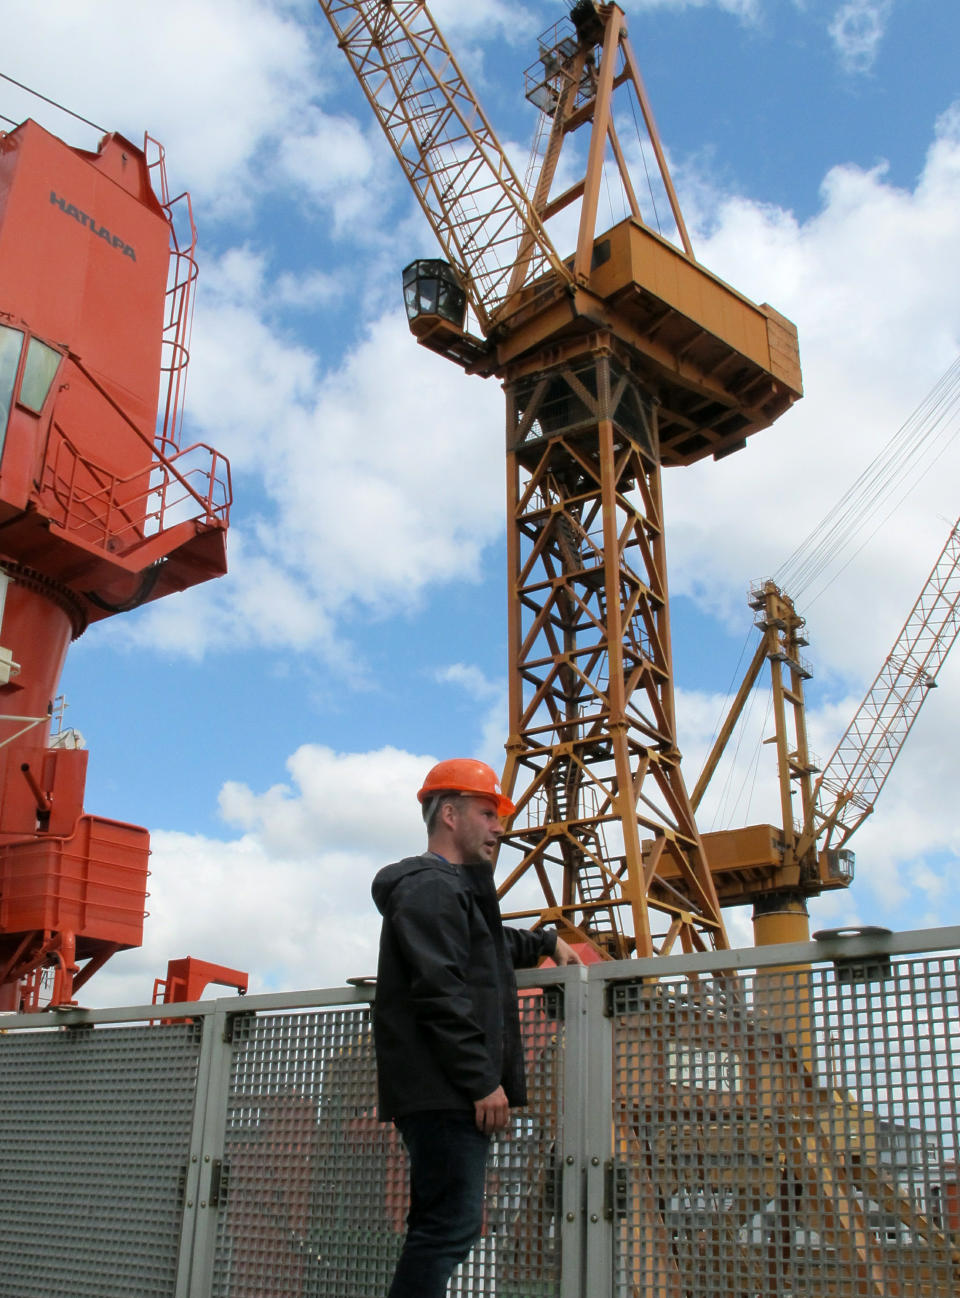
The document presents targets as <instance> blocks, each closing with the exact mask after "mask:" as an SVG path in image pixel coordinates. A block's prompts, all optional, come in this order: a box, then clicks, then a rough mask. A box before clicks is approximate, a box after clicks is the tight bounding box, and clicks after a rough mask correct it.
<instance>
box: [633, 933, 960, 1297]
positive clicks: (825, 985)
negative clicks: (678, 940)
mask: <svg viewBox="0 0 960 1298" xmlns="http://www.w3.org/2000/svg"><path fill="white" fill-rule="evenodd" d="M611 1008H612V1011H613V1016H614V1046H613V1049H614V1077H615V1081H614V1159H613V1161H612V1164H611V1167H610V1173H609V1210H610V1212H611V1214H612V1216H613V1218H614V1226H615V1239H614V1276H613V1281H614V1283H613V1292H614V1293H615V1294H616V1295H617V1298H635V1295H638V1294H640V1293H643V1294H644V1295H645V1296H647V1298H654V1296H656V1298H660V1296H663V1298H783V1296H784V1295H789V1294H805V1295H806V1294H810V1295H813V1294H815V1295H817V1298H881V1296H882V1298H887V1295H898V1298H913V1296H914V1295H916V1298H920V1296H921V1295H922V1296H923V1298H953V1296H954V1295H955V1294H956V1293H958V1292H960V1247H958V1245H960V1233H958V1232H960V1214H958V1205H957V1163H956V1158H957V1136H958V1098H960V1095H958V1090H960V1053H958V1046H957V1041H956V1024H957V1021H958V967H957V959H956V957H944V958H938V959H916V960H903V961H899V962H896V963H893V964H890V963H889V962H886V961H883V960H879V961H872V962H867V963H863V962H860V963H859V964H849V965H845V964H843V963H838V964H837V965H836V966H827V967H818V968H811V969H796V970H792V971H774V970H771V971H769V972H765V971H758V972H757V973H756V974H755V975H753V976H750V977H736V978H735V977H732V976H731V977H729V978H726V977H721V976H712V977H706V978H703V977H702V978H699V979H692V978H691V979H683V978H682V979H676V980H663V981H659V982H653V981H650V982H637V983H627V984H622V985H615V986H614V987H613V988H612V1005H611Z"/></svg>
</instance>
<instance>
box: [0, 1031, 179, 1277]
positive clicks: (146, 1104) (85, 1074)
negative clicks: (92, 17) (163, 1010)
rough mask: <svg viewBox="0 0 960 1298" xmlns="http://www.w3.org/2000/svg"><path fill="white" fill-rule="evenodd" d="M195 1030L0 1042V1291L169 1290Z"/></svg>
mask: <svg viewBox="0 0 960 1298" xmlns="http://www.w3.org/2000/svg"><path fill="white" fill-rule="evenodd" d="M199 1049H200V1032H199V1029H198V1028H195V1027H193V1026H191V1025H188V1024H178V1025H171V1026H167V1027H147V1026H144V1027H133V1028H113V1029H102V1030H96V1031H87V1030H83V1029H77V1030H71V1031H59V1032H39V1033H29V1034H26V1033H16V1034H13V1033H10V1034H6V1035H4V1034H0V1257H2V1265H0V1295H2V1296H3V1298H34V1296H37V1298H39V1295H44V1296H46V1295H48V1294H64V1295H70V1298H161V1295H168V1294H173V1293H174V1290H175V1287H176V1272H177V1259H178V1252H179V1244H180V1234H181V1224H182V1214H183V1197H182V1196H183V1178H184V1176H185V1174H186V1168H187V1160H188V1158H189V1150H190V1135H191V1126H192V1119H193V1109H194V1097H195V1089H196V1077H197V1060H198V1056H199Z"/></svg>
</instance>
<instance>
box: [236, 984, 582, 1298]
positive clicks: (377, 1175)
mask: <svg viewBox="0 0 960 1298" xmlns="http://www.w3.org/2000/svg"><path fill="white" fill-rule="evenodd" d="M521 1017H522V1023H523V1030H524V1041H525V1048H526V1051H527V1069H528V1079H529V1086H530V1104H529V1106H528V1108H527V1109H526V1110H525V1111H524V1113H523V1116H522V1117H519V1118H518V1119H517V1120H516V1122H515V1124H514V1130H513V1132H512V1134H511V1136H510V1138H509V1139H505V1140H498V1141H496V1142H494V1145H493V1148H492V1150H491V1160H490V1172H489V1176H488V1182H487V1209H486V1228H485V1233H484V1236H483V1238H482V1240H481V1241H480V1243H479V1244H478V1246H477V1247H476V1249H475V1250H474V1252H473V1254H472V1255H471V1257H470V1258H469V1259H468V1261H467V1262H465V1263H464V1265H463V1267H462V1268H461V1269H460V1271H459V1272H458V1274H457V1275H456V1276H455V1277H454V1280H453V1282H452V1284H451V1288H450V1292H451V1294H453V1295H460V1296H461V1298H466V1296H467V1295H481V1294H488V1293H492V1292H496V1293H497V1294H498V1295H500V1298H559V1284H560V1230H559V1224H558V1221H557V1208H558V1200H557V1194H558V1177H557V1172H558V1168H557V1163H556V1156H557V1142H558V1130H559V1124H560V1112H561V1106H562V1085H561V1078H562V1058H563V1022H562V1018H561V1017H560V1000H559V997H558V996H557V994H556V993H551V994H549V995H548V996H543V995H541V994H539V993H535V992H534V993H530V994H527V995H525V996H524V997H523V998H522V1009H521ZM234 1050H235V1055H234V1066H233V1076H232V1080H231V1086H230V1096H229V1101H228V1106H227V1115H226V1134H225V1141H224V1166H225V1169H226V1173H227V1177H228V1189H227V1194H226V1202H225V1203H222V1206H221V1209H220V1217H219V1224H218V1233H217V1248H216V1257H215V1260H214V1268H213V1285H212V1290H211V1293H212V1295H213V1298H253V1295H257V1296H258V1298H261V1296H262V1295H264V1294H269V1295H270V1298H288V1296H289V1298H333V1296H334V1295H336V1298H370V1295H372V1294H380V1293H384V1292H386V1289H387V1286H388V1284H389V1281H390V1277H391V1275H392V1273H393V1268H394V1265H395V1263H396V1258H397V1255H398V1252H399V1249H400V1245H401V1243H402V1239H403V1233H404V1229H405V1217H406V1207H407V1168H406V1156H405V1154H404V1151H403V1147H402V1144H401V1142H400V1140H399V1138H398V1136H397V1134H396V1132H395V1131H394V1128H393V1127H392V1126H390V1125H385V1124H383V1123H381V1122H379V1120H378V1118H377V1114H376V1067H375V1061H374V1055H373V1044H372V1034H371V1025H370V1013H369V1010H368V1009H366V1008H363V1009H346V1010H344V1009H336V1010H330V1011H325V1012H324V1011H321V1012H313V1013H310V1012H306V1013H295V1014H277V1015H261V1016H257V1017H255V1018H254V1017H251V1018H249V1019H246V1020H244V1019H243V1018H241V1019H238V1020H236V1021H235V1027H234Z"/></svg>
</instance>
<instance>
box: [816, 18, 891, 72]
mask: <svg viewBox="0 0 960 1298" xmlns="http://www.w3.org/2000/svg"><path fill="white" fill-rule="evenodd" d="M892 10H893V0H847V3H846V4H843V5H841V6H840V8H839V9H838V10H837V11H836V13H835V14H834V15H833V18H832V19H831V21H830V27H829V32H830V39H831V40H832V41H833V44H834V48H835V49H836V51H837V54H838V55H839V57H840V62H841V64H842V66H843V67H844V69H845V70H846V71H848V72H869V71H870V69H871V68H872V67H873V65H874V63H875V62H876V58H877V54H878V53H879V51H880V45H881V43H882V42H883V38H884V36H885V34H886V30H887V23H888V22H889V20H890V14H891V12H892Z"/></svg>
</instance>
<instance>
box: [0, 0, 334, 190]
mask: <svg viewBox="0 0 960 1298" xmlns="http://www.w3.org/2000/svg"><path fill="white" fill-rule="evenodd" d="M4 18H5V23H6V31H5V35H4V56H5V63H6V65H7V66H10V67H16V68H17V69H18V80H20V81H23V82H25V83H26V84H28V85H30V86H32V87H34V88H35V89H37V90H40V91H41V92H43V93H45V94H47V95H50V96H51V97H53V98H56V99H57V100H58V101H59V102H61V103H63V104H65V105H66V106H68V107H69V108H72V109H74V110H75V111H77V112H79V113H82V114H83V115H84V116H86V117H90V118H93V119H95V120H98V121H99V122H100V123H101V124H102V125H103V126H104V127H106V128H107V129H108V130H120V131H123V132H125V133H126V134H128V135H129V136H130V138H131V139H132V140H133V141H134V142H138V141H139V139H140V137H141V135H142V132H143V129H144V126H146V129H148V130H149V131H150V132H151V133H152V134H154V135H156V136H158V137H160V139H161V142H162V143H163V144H164V145H165V146H166V148H167V150H168V154H169V158H170V161H171V165H172V166H175V168H176V176H177V179H178V181H180V182H181V183H183V182H185V183H186V184H187V185H188V187H190V188H191V189H193V190H194V191H195V192H196V194H198V195H202V196H203V197H204V198H205V199H206V200H207V201H208V202H209V203H210V204H217V205H219V206H220V207H221V208H223V209H225V210H227V209H229V210H236V207H237V205H238V204H242V203H244V202H246V199H245V196H244V191H245V189H246V188H247V187H248V186H249V184H250V183H251V181H252V180H253V179H254V177H256V176H258V175H262V153H263V150H264V147H265V144H266V142H267V141H269V140H271V139H273V138H275V137H281V136H283V135H284V134H285V133H286V132H288V131H289V129H290V128H291V127H292V126H293V125H294V123H295V122H296V121H297V119H298V117H299V115H300V114H301V113H302V112H303V110H304V97H305V95H309V89H307V88H311V87H313V86H316V85H317V69H316V68H315V66H314V63H313V58H312V55H311V52H310V46H309V42H308V40H307V29H306V28H305V27H304V26H303V25H302V24H300V23H298V22H296V21H295V19H294V17H292V16H291V15H290V14H285V13H284V12H283V11H282V10H281V9H278V8H275V7H273V6H271V5H268V4H263V3H258V0H234V2H233V3H232V4H231V6H230V12H229V17H227V16H226V15H225V13H224V9H223V6H222V5H221V4H219V3H218V2H217V0H170V3H168V4H165V5H163V6H149V7H146V8H140V9H138V10H137V11H136V15H135V17H132V11H131V8H130V6H129V5H128V4H125V3H123V2H122V0H50V3H47V4H44V5H43V6H42V7H41V8H38V7H37V6H36V5H34V4H32V3H30V2H29V0H10V3H9V4H7V5H6V6H5V9H4ZM91 32H96V39H95V40H91V39H90V33H91ZM78 50H82V51H83V56H82V57H78V55H77V51H78ZM18 102H19V103H22V105H23V107H22V112H23V113H24V115H26V113H28V112H29V113H30V114H32V115H34V116H37V117H38V118H39V119H40V120H44V114H46V116H47V117H49V115H50V110H48V109H44V108H43V107H42V106H41V105H39V104H37V102H36V101H30V100H26V99H24V100H22V101H18ZM12 115H15V114H12ZM54 120H55V122H56V124H55V126H54V128H53V129H54V130H56V131H57V133H58V134H63V135H65V136H66V137H67V138H71V139H72V138H73V136H72V132H74V131H77V132H80V133H81V135H82V136H83V139H82V140H81V141H80V142H82V143H88V140H87V135H88V132H87V131H86V128H83V127H80V126H79V125H77V124H76V123H71V122H70V121H69V120H68V119H64V118H63V116H62V115H61V116H59V118H55V119H54ZM95 138H96V137H95V136H94V137H93V139H92V140H90V141H89V142H90V143H94V142H95Z"/></svg>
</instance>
